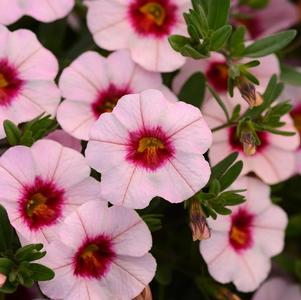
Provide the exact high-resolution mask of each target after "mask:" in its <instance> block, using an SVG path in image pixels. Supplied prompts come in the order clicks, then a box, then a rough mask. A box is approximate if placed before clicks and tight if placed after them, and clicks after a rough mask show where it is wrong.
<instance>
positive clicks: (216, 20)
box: [208, 0, 230, 30]
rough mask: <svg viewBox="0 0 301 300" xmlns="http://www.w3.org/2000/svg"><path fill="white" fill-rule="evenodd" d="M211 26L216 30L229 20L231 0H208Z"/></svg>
mask: <svg viewBox="0 0 301 300" xmlns="http://www.w3.org/2000/svg"><path fill="white" fill-rule="evenodd" d="M208 2H209V3H208V24H209V28H210V29H213V30H216V29H218V28H220V27H222V26H224V25H225V24H227V22H228V18H229V10H230V0H222V1H221V0H208Z"/></svg>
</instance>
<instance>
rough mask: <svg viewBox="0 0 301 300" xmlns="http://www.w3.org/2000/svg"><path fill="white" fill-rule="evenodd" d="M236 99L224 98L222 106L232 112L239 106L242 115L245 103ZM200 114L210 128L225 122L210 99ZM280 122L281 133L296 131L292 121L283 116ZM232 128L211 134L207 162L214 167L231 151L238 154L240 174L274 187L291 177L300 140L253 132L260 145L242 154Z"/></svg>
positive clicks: (240, 145)
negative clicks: (283, 123)
mask: <svg viewBox="0 0 301 300" xmlns="http://www.w3.org/2000/svg"><path fill="white" fill-rule="evenodd" d="M238 97H239V96H237V94H236V95H234V97H233V98H230V97H226V100H225V101H224V104H225V105H226V107H227V109H228V111H229V112H232V111H233V109H234V107H235V106H236V105H237V104H241V105H242V113H244V111H246V109H247V108H248V106H247V103H244V102H241V100H240V98H238ZM202 111H203V114H204V118H205V120H206V121H207V122H208V124H209V126H210V128H215V127H218V126H221V125H223V124H225V123H227V120H226V117H225V114H224V112H223V111H222V109H221V108H220V106H219V105H218V104H217V103H216V101H215V100H214V99H212V98H208V99H207V100H206V101H205V103H204V105H203V107H202ZM282 121H283V122H285V123H286V124H285V125H284V126H283V127H281V130H284V131H291V132H296V129H295V127H294V124H293V121H292V119H291V117H290V116H289V115H285V116H284V117H283V118H282ZM235 132H236V128H235V127H230V128H223V129H221V130H217V131H215V132H214V133H213V144H212V147H211V148H210V151H209V159H210V162H211V163H212V165H215V164H216V163H218V162H219V161H221V160H222V159H224V158H225V157H226V156H227V155H229V154H230V153H232V152H234V151H238V152H239V159H241V160H242V161H243V170H242V175H246V174H248V173H249V172H254V173H256V175H257V176H258V177H260V178H261V179H262V180H263V181H264V182H265V183H267V184H275V183H278V182H280V181H283V180H286V179H288V178H289V177H291V176H292V175H293V174H294V172H295V150H296V149H297V148H298V146H299V143H300V138H299V136H298V135H297V134H296V135H294V136H282V135H276V134H272V133H270V132H262V133H261V132H257V134H258V137H259V138H260V140H261V144H260V145H258V146H256V153H255V154H254V153H252V154H253V155H251V156H250V155H248V153H244V151H243V150H244V148H243V144H242V143H241V141H240V140H239V138H238V137H237V136H236V134H235Z"/></svg>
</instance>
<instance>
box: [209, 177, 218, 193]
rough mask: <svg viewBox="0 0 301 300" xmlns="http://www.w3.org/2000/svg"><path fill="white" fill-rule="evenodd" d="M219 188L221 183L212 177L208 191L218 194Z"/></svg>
mask: <svg viewBox="0 0 301 300" xmlns="http://www.w3.org/2000/svg"><path fill="white" fill-rule="evenodd" d="M220 190H221V185H220V183H219V181H218V180H217V179H216V178H214V179H213V180H212V181H211V182H210V186H209V192H210V193H213V194H214V195H216V196H217V195H218V194H219V193H220Z"/></svg>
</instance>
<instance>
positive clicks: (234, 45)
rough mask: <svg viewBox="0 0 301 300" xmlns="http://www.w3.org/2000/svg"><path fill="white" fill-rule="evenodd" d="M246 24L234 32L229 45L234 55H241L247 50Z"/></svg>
mask: <svg viewBox="0 0 301 300" xmlns="http://www.w3.org/2000/svg"><path fill="white" fill-rule="evenodd" d="M245 33H246V28H245V26H239V27H238V28H237V29H236V30H235V31H234V32H233V34H232V36H231V38H230V41H229V46H230V54H231V56H232V57H240V56H241V55H242V53H243V52H244V50H245V44H244V42H245Z"/></svg>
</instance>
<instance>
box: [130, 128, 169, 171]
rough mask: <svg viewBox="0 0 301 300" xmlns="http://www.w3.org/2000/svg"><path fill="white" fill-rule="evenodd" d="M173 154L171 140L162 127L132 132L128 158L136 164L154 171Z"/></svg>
mask: <svg viewBox="0 0 301 300" xmlns="http://www.w3.org/2000/svg"><path fill="white" fill-rule="evenodd" d="M173 154H174V148H173V147H172V145H171V141H170V140H169V138H168V137H167V136H166V134H165V133H164V132H163V131H162V129H161V128H160V127H157V128H155V129H143V130H140V131H137V132H132V133H130V136H129V143H128V154H127V157H126V158H127V159H128V160H129V161H131V162H132V163H134V164H136V165H139V166H141V167H144V168H146V169H149V170H152V171H153V170H155V169H157V168H158V167H160V166H162V165H163V164H164V163H165V162H166V161H167V160H168V159H169V158H170V157H171V156H172V155H173Z"/></svg>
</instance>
